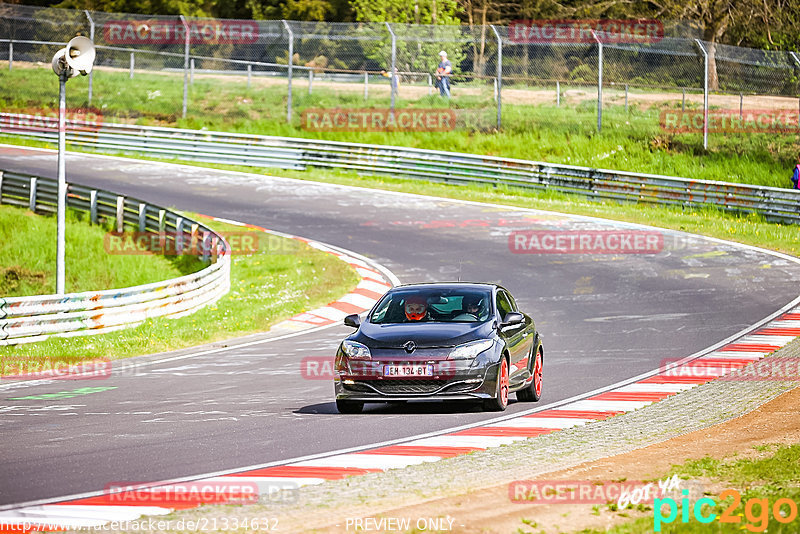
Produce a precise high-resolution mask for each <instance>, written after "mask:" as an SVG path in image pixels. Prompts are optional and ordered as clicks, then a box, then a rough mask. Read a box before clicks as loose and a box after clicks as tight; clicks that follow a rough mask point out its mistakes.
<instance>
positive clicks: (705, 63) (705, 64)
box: [694, 39, 708, 149]
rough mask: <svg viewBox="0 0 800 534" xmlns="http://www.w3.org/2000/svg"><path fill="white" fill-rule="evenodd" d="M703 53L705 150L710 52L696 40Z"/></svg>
mask: <svg viewBox="0 0 800 534" xmlns="http://www.w3.org/2000/svg"><path fill="white" fill-rule="evenodd" d="M694 42H695V43H697V46H698V48H700V52H702V53H703V148H704V149H708V52H707V51H706V47H705V46H703V42H702V41H701V40H700V39H695V40H694Z"/></svg>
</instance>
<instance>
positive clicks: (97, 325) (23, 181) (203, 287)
mask: <svg viewBox="0 0 800 534" xmlns="http://www.w3.org/2000/svg"><path fill="white" fill-rule="evenodd" d="M57 191H58V184H57V182H56V180H53V179H49V178H42V177H39V176H31V175H27V174H19V173H12V172H2V171H0V203H3V204H10V205H15V206H20V207H26V208H29V209H31V210H32V211H36V212H39V213H54V212H55V211H56V205H57ZM67 207H69V208H73V209H77V210H81V211H88V212H89V214H90V220H91V222H92V223H98V222H100V221H101V220H112V219H113V220H114V221H115V223H116V224H115V226H116V231H117V232H123V231H124V230H125V229H126V227H127V229H131V228H135V229H136V230H138V231H139V232H153V233H158V234H160V239H163V240H164V243H165V245H166V242H167V241H170V242H171V250H176V251H180V250H181V249H182V248H184V247H186V248H188V247H189V246H194V247H195V250H198V251H202V253H203V259H204V260H205V261H209V260H210V261H212V262H213V263H212V264H211V265H209V266H208V267H206V268H204V269H202V270H200V271H198V272H196V273H192V274H188V275H186V276H181V277H179V278H174V279H172V280H165V281H163V282H155V283H152V284H145V285H140V286H135V287H127V288H123V289H111V290H107V291H88V292H83V293H70V294H66V295H36V296H30V297H13V298H0V346H4V345H14V344H18V343H30V342H34V341H41V340H43V339H46V338H47V337H49V336H51V335H59V336H75V335H87V334H99V333H104V332H109V331H112V330H118V329H121V328H128V327H132V326H136V325H137V324H140V323H142V322H143V321H145V320H147V319H150V318H153V317H180V316H182V315H187V314H190V313H193V312H195V311H197V310H198V309H200V308H202V307H203V306H205V305H207V304H210V303H212V302H214V301H216V300H217V299H219V298H220V297H221V296H222V295H224V294H225V293H227V292H228V289H229V288H230V246H229V245H228V243H227V242H226V241H225V239H224V238H223V237H222V236H221V235H219V234H217V233H216V232H214V231H213V230H211V229H210V228H208V227H206V226H205V225H203V224H200V223H198V222H196V221H193V220H191V219H188V218H185V217H183V216H181V215H180V214H177V213H174V212H172V211H169V210H166V209H163V208H160V207H158V206H154V205H152V204H148V203H146V202H142V201H140V200H137V199H134V198H130V197H125V196H122V195H117V194H114V193H110V192H108V191H103V190H98V189H91V188H89V187H84V186H80V185H76V184H68V186H67Z"/></svg>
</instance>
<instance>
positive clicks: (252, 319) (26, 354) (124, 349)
mask: <svg viewBox="0 0 800 534" xmlns="http://www.w3.org/2000/svg"><path fill="white" fill-rule="evenodd" d="M187 215H188V216H190V217H197V216H196V214H192V213H189V214H187ZM204 222H206V223H207V224H208V225H209V226H210V227H211V228H213V229H215V230H217V231H220V232H222V233H223V234H230V233H236V234H237V235H240V234H241V233H242V231H243V229H242V228H241V227H239V226H233V225H229V224H224V223H219V222H213V221H204ZM254 233H255V234H256V235H257V236H258V238H259V241H258V244H257V246H256V247H255V249H256V252H254V253H253V254H247V255H245V254H241V255H234V256H232V265H231V289H230V292H229V293H228V294H226V295H225V296H223V297H222V298H221V299H220V300H219V301H217V302H216V303H214V304H213V305H210V306H206V307H205V308H203V309H201V310H199V311H197V312H196V313H194V314H192V315H189V316H186V317H182V318H178V319H166V318H157V319H151V320H148V321H146V322H145V323H143V324H141V325H139V326H138V327H136V328H131V329H127V330H122V331H119V332H112V333H108V334H101V335H96V336H83V337H74V338H50V339H47V340H45V341H42V342H40V343H34V344H30V345H18V346H11V347H5V348H0V361H1V360H5V361H6V362H12V363H13V362H27V361H39V362H41V361H48V362H52V363H53V364H55V363H59V364H74V363H77V362H80V361H84V360H90V359H94V358H108V359H112V360H113V359H119V358H124V357H129V356H137V355H141V354H151V353H156V352H162V351H167V350H175V349H180V348H185V347H190V346H194V345H199V344H203V343H211V342H215V341H220V340H223V339H228V338H232V337H237V336H243V335H247V334H252V333H257V332H263V331H265V330H267V329H269V327H270V326H271V325H272V324H274V323H276V322H279V321H280V320H283V319H286V318H288V317H291V316H293V315H295V314H297V313H300V312H302V311H305V310H309V309H313V308H315V307H318V306H320V305H323V304H326V303H328V302H330V301H332V300H336V299H337V298H339V297H341V296H342V295H343V294H345V293H347V292H349V291H350V290H351V289H352V288H353V287H355V285H356V284H357V283H358V276H357V274H356V273H355V271H353V269H352V268H350V266H349V265H347V264H346V263H344V262H342V261H341V260H339V259H338V258H336V257H335V256H332V255H330V254H326V253H323V252H320V251H318V250H315V249H313V248H311V247H309V246H308V245H306V244H305V243H303V242H301V241H298V240H295V239H286V238H279V237H277V236H273V235H270V234H265V233H263V232H254Z"/></svg>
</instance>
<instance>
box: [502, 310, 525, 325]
mask: <svg viewBox="0 0 800 534" xmlns="http://www.w3.org/2000/svg"><path fill="white" fill-rule="evenodd" d="M524 322H525V316H524V315H522V314H521V313H519V312H508V313H507V314H506V316H505V318H504V319H503V322H502V323H500V328H505V327H506V326H514V325H518V324H522V323H524Z"/></svg>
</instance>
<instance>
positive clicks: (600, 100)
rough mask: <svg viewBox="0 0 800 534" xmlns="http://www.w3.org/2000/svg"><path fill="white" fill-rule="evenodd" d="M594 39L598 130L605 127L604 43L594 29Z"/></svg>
mask: <svg viewBox="0 0 800 534" xmlns="http://www.w3.org/2000/svg"><path fill="white" fill-rule="evenodd" d="M592 35H593V36H594V40H595V41H597V131H598V132H599V131H600V130H601V129H602V127H603V43H601V42H600V39H598V38H597V34H596V33H595V32H594V31H592Z"/></svg>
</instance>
